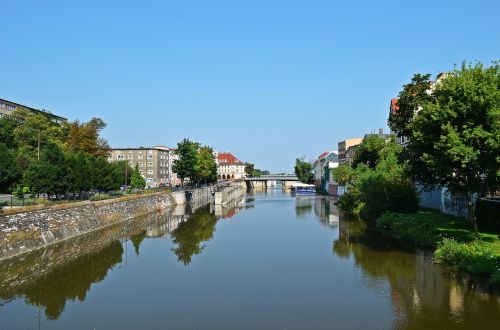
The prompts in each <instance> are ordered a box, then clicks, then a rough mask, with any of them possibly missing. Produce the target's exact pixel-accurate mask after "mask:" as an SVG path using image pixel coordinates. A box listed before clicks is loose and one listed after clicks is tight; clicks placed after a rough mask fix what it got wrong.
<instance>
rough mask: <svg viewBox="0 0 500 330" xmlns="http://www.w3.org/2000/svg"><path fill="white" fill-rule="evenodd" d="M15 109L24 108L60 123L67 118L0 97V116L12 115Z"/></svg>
mask: <svg viewBox="0 0 500 330" xmlns="http://www.w3.org/2000/svg"><path fill="white" fill-rule="evenodd" d="M16 110H26V111H29V112H31V113H33V114H41V115H44V116H45V117H47V118H48V119H49V120H50V121H51V122H53V123H56V124H61V123H63V122H66V121H67V119H66V118H64V117H61V116H57V115H54V114H52V113H50V112H48V111H45V110H40V109H35V108H31V107H28V106H25V105H22V104H19V103H15V102H12V101H8V100H5V99H0V118H2V117H9V116H12V113H13V112H14V111H16Z"/></svg>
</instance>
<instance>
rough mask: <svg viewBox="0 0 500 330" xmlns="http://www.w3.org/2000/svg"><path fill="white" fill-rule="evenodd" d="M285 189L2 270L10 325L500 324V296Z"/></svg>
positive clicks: (94, 238)
mask: <svg viewBox="0 0 500 330" xmlns="http://www.w3.org/2000/svg"><path fill="white" fill-rule="evenodd" d="M334 202H335V200H334V199H333V198H329V197H314V196H313V197H298V198H294V197H292V196H290V195H289V194H287V193H283V192H282V191H281V190H280V189H274V190H268V191H267V192H253V193H248V194H247V195H246V196H245V198H244V200H242V201H239V202H238V203H237V204H236V203H235V204H234V205H231V206H230V207H228V208H221V207H215V206H214V205H206V206H202V207H194V206H187V207H186V208H184V207H182V208H179V207H178V208H176V209H175V210H173V211H172V212H171V213H170V212H169V213H155V214H153V215H150V216H147V217H142V218H140V219H136V220H134V221H132V222H128V223H124V224H120V225H117V226H113V227H110V228H107V229H105V230H102V231H99V232H95V233H92V234H89V235H85V236H82V237H80V238H78V239H74V240H71V241H66V242H63V243H61V244H58V245H55V246H51V247H48V248H45V249H42V250H38V251H35V252H32V253H29V254H26V255H23V256H21V257H18V258H14V259H9V260H7V261H4V262H2V263H0V281H1V282H0V329H1V330H10V329H158V328H162V329H244V328H248V329H391V328H393V329H451V328H453V329H461V328H463V329H495V328H497V327H498V324H500V323H499V321H500V296H498V295H494V294H490V293H488V292H485V291H484V290H483V289H481V287H479V286H475V285H473V284H470V283H468V282H467V280H463V279H455V278H453V277H452V276H451V275H450V274H449V273H448V272H447V271H446V270H444V269H443V268H442V267H440V266H438V265H435V264H433V263H432V262H431V261H430V258H429V256H428V255H426V254H425V253H424V252H417V253H415V252H413V251H404V250H401V249H400V248H398V247H397V246H394V244H392V243H390V242H387V240H385V239H384V238H382V237H380V236H378V235H377V234H376V233H374V232H372V231H370V230H369V229H367V228H366V226H365V225H364V223H363V222H360V221H355V220H348V219H342V217H341V216H340V215H339V211H338V209H337V208H336V206H335V205H334Z"/></svg>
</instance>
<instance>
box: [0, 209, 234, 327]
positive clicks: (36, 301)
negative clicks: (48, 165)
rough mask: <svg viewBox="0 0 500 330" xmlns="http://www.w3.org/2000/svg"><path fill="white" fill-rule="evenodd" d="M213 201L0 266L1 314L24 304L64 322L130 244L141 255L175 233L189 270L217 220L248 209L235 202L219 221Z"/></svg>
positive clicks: (178, 252)
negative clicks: (144, 247) (70, 307)
mask: <svg viewBox="0 0 500 330" xmlns="http://www.w3.org/2000/svg"><path fill="white" fill-rule="evenodd" d="M207 202H210V201H202V202H199V203H196V204H186V205H182V206H178V207H176V208H175V209H172V210H170V211H168V212H158V213H152V214H149V215H146V216H141V217H138V218H136V219H134V220H132V221H127V222H124V223H120V224H117V225H113V226H110V227H108V228H105V229H102V230H99V231H96V232H93V233H90V234H87V235H83V236H80V237H78V238H75V239H72V240H68V241H64V242H61V243H59V244H55V245H52V246H49V247H47V248H45V249H40V250H36V251H33V252H31V253H28V254H24V255H21V256H18V257H15V258H11V259H7V260H4V261H2V262H0V313H1V308H2V306H4V305H7V304H9V303H10V302H12V301H14V300H17V299H23V300H24V302H25V303H26V304H27V305H31V306H36V307H40V308H42V309H44V311H45V312H44V314H45V316H46V318H47V319H48V320H56V319H58V318H59V317H60V316H61V314H62V313H63V311H64V308H65V305H66V303H67V302H68V301H75V300H78V301H84V300H85V298H86V296H87V293H88V292H89V290H90V288H91V285H92V284H94V283H98V282H101V281H102V280H104V278H106V276H107V274H108V272H109V271H110V270H112V269H113V268H114V267H115V266H116V265H117V264H120V263H122V261H123V259H126V255H125V256H124V252H125V251H124V246H125V245H126V244H127V243H126V242H127V241H128V240H129V239H130V242H131V245H132V246H133V248H134V251H135V254H136V255H137V256H139V254H140V248H141V244H142V243H143V242H144V241H145V239H147V238H158V237H164V236H166V235H168V234H171V236H172V241H173V242H174V243H175V244H177V247H175V248H173V249H172V251H173V252H174V253H175V255H176V256H177V257H178V260H179V262H181V263H183V264H184V265H188V264H189V263H190V262H191V258H192V256H193V255H195V254H199V253H201V251H202V250H203V248H204V247H203V245H202V243H203V242H206V241H208V240H210V239H211V238H212V237H213V233H214V231H215V224H216V222H217V220H218V219H219V218H224V219H229V218H230V217H232V216H234V215H235V214H236V213H237V212H238V210H239V208H240V207H242V204H239V203H241V200H238V201H235V202H234V203H231V204H229V205H226V206H225V207H223V208H220V209H219V210H218V213H219V214H218V215H219V216H216V209H215V207H214V205H213V204H208V205H207ZM0 328H2V324H0ZM2 329H3V328H2Z"/></svg>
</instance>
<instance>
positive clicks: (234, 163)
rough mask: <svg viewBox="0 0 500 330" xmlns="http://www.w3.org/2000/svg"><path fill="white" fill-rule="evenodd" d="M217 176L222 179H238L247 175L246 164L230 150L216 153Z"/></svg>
mask: <svg viewBox="0 0 500 330" xmlns="http://www.w3.org/2000/svg"><path fill="white" fill-rule="evenodd" d="M216 160H217V177H218V178H219V179H222V180H236V179H241V178H243V177H244V176H245V164H244V163H243V162H242V161H240V160H239V159H238V158H236V157H235V156H234V155H233V154H232V153H230V152H220V153H216Z"/></svg>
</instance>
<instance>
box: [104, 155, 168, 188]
mask: <svg viewBox="0 0 500 330" xmlns="http://www.w3.org/2000/svg"><path fill="white" fill-rule="evenodd" d="M169 152H170V150H169V148H168V147H152V148H144V147H139V148H118V149H112V150H111V151H110V153H109V155H108V161H110V162H115V161H124V160H126V161H128V163H129V164H130V166H131V167H132V168H135V166H136V165H137V167H138V169H139V173H140V174H141V175H142V177H143V178H144V179H145V180H146V185H147V186H149V187H157V186H159V185H160V184H169V183H170V177H169V175H170V166H169ZM129 175H130V174H129Z"/></svg>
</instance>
